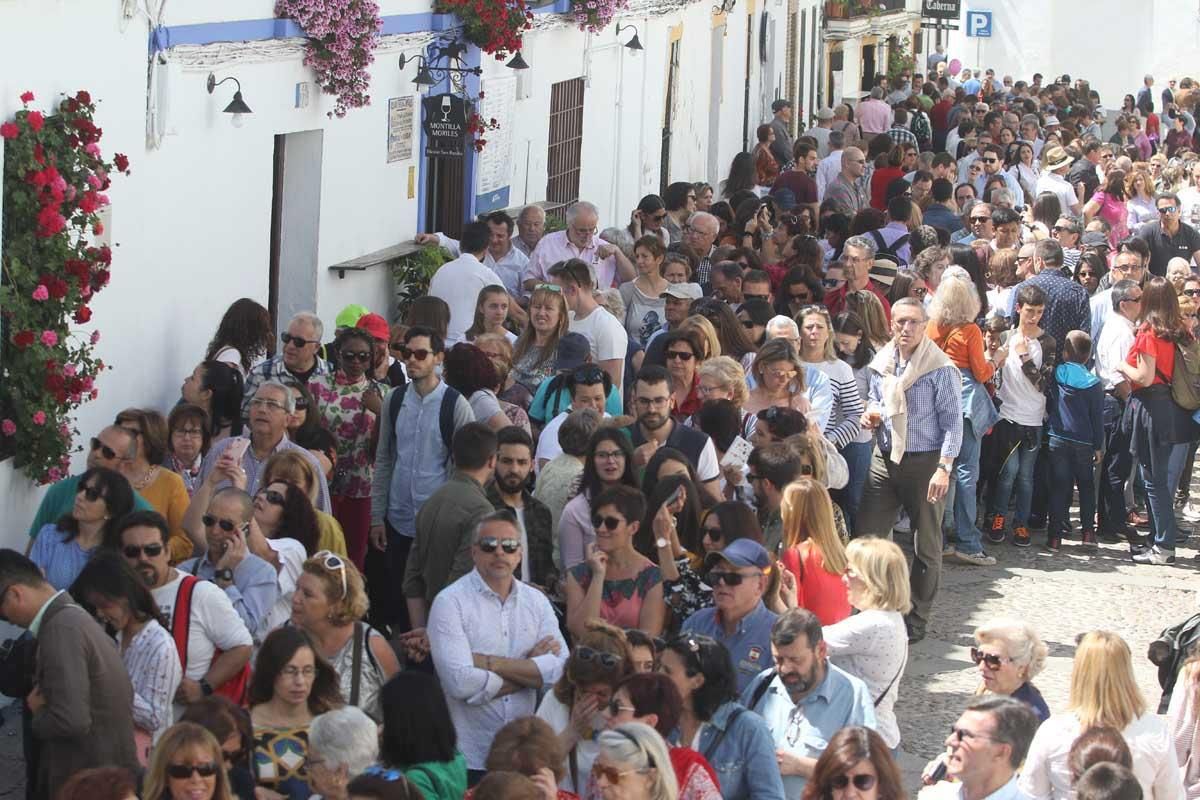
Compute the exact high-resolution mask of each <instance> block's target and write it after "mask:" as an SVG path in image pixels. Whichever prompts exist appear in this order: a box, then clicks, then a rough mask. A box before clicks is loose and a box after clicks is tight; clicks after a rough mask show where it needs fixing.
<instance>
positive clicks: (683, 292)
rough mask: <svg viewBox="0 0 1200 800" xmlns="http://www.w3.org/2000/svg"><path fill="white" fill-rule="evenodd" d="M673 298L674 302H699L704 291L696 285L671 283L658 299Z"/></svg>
mask: <svg viewBox="0 0 1200 800" xmlns="http://www.w3.org/2000/svg"><path fill="white" fill-rule="evenodd" d="M663 297H674V298H675V299H676V300H699V299H700V298H701V297H704V290H703V289H701V288H700V284H698V283H672V284H669V285H668V286H667V288H666V289H663V291H662V294H660V295H659V298H660V299H661V298H663Z"/></svg>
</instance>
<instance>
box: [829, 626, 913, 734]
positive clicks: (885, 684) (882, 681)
mask: <svg viewBox="0 0 1200 800" xmlns="http://www.w3.org/2000/svg"><path fill="white" fill-rule="evenodd" d="M823 631H824V633H823V635H824V637H825V644H826V645H827V646H828V647H829V660H830V661H832V662H833V663H834V665H835V666H838V667H840V668H842V669H844V670H845V671H846V672H849V673H850V674H851V675H853V676H854V677H856V678H860V679H862V682H863V683H865V684H866V685H867V690H868V691H870V693H871V699H872V700H878V701H879V703H878V705H876V706H875V719H876V725H877V727H876V729H877V730H878V731H879V735H880V736H882V737H883V741H884V744H886V745H887V746H888V747H891V748H895V747H897V746H898V745H899V744H900V725H899V723H898V722H897V721H896V711H895V705H896V698H898V697H899V696H900V680H901V678H902V673H903V672H904V664H905V662H906V661H908V632H907V631H906V629H905V627H904V616H903V615H902V614H901V613H900V612H899V611H881V610H879V609H871V610H867V611H862V612H860V613H858V614H852V615H850V616H849V617H846V618H845V619H844V620H842V621H841V622H837V623H835V624H833V625H826V626H825V627H824V628H823ZM881 698H882V699H881Z"/></svg>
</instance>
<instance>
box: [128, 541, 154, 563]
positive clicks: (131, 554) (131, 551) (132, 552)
mask: <svg viewBox="0 0 1200 800" xmlns="http://www.w3.org/2000/svg"><path fill="white" fill-rule="evenodd" d="M162 551H163V546H162V545H161V544H144V545H142V546H141V547H139V546H138V545H136V544H127V545H125V546H124V547H122V548H121V552H122V553H124V554H125V557H126V558H128V559H130V560H131V561H132V560H133V559H135V558H138V557H139V556H141V554H142V553H145V554H146V558H157V557H158V556H160V555H162Z"/></svg>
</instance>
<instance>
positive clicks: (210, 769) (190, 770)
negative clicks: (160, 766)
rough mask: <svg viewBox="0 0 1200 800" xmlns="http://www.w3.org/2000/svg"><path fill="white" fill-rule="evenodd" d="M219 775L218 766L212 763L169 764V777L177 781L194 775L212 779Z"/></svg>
mask: <svg viewBox="0 0 1200 800" xmlns="http://www.w3.org/2000/svg"><path fill="white" fill-rule="evenodd" d="M216 774H217V765H216V764H215V763H213V762H212V761H209V762H208V763H206V764H168V765H167V776H168V777H171V778H174V779H175V780H177V781H182V780H186V779H187V778H190V777H192V776H193V775H199V776H200V777H201V778H211V777H212V776H213V775H216Z"/></svg>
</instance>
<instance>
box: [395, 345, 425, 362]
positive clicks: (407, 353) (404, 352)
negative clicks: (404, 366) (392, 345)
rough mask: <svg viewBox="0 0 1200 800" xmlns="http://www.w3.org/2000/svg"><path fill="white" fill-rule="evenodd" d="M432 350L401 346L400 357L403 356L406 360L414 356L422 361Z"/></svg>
mask: <svg viewBox="0 0 1200 800" xmlns="http://www.w3.org/2000/svg"><path fill="white" fill-rule="evenodd" d="M432 352H433V351H432V350H425V349H417V350H410V349H408V348H407V347H401V348H400V357H401V358H403V359H404V360H405V361H407V360H408V359H410V358H415V359H416V360H417V361H424V360H425V359H427V358H429V354H430V353H432Z"/></svg>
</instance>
